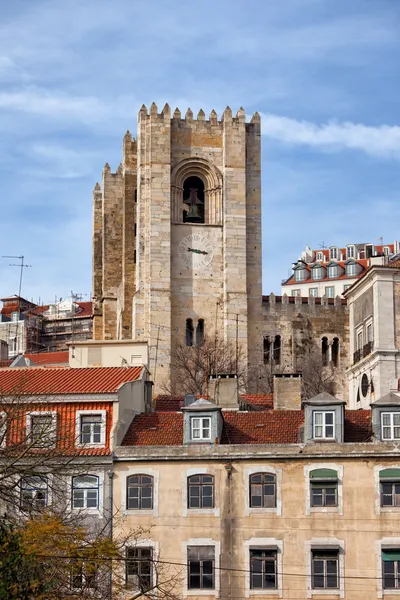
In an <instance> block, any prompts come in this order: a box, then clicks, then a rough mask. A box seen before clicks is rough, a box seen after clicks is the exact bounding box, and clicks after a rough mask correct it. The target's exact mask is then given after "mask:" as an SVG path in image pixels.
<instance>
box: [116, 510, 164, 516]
mask: <svg viewBox="0 0 400 600" xmlns="http://www.w3.org/2000/svg"><path fill="white" fill-rule="evenodd" d="M132 515H135V516H137V517H140V516H141V515H143V516H144V517H145V516H152V517H158V514H157V511H156V510H154V508H153V509H151V510H148V509H147V508H146V509H143V508H125V509H124V517H129V516H132Z"/></svg>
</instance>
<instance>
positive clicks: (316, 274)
mask: <svg viewBox="0 0 400 600" xmlns="http://www.w3.org/2000/svg"><path fill="white" fill-rule="evenodd" d="M323 276H324V273H323V270H322V267H320V266H316V267H314V268H313V270H312V278H313V279H315V280H318V279H322V278H323Z"/></svg>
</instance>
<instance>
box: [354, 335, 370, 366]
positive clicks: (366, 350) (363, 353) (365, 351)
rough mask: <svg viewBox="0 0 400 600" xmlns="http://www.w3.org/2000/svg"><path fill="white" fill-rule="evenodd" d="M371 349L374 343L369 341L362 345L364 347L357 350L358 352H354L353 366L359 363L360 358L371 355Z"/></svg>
mask: <svg viewBox="0 0 400 600" xmlns="http://www.w3.org/2000/svg"><path fill="white" fill-rule="evenodd" d="M373 347H374V342H373V341H372V340H371V341H370V342H367V343H366V344H364V346H363V347H362V348H359V349H358V350H356V351H355V352H354V354H353V365H355V364H356V363H358V362H360V360H361V359H362V358H365V357H366V356H368V354H371V352H372V349H373Z"/></svg>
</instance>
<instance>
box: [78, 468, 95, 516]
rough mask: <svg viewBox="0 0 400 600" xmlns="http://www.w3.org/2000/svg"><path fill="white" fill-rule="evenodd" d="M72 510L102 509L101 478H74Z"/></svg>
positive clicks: (88, 475) (84, 476) (85, 476)
mask: <svg viewBox="0 0 400 600" xmlns="http://www.w3.org/2000/svg"><path fill="white" fill-rule="evenodd" d="M71 503H72V508H73V509H74V510H85V509H88V510H91V511H96V512H97V511H98V510H99V508H100V478H99V476H98V475H90V474H87V475H76V476H74V477H72V500H71Z"/></svg>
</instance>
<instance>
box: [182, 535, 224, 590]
mask: <svg viewBox="0 0 400 600" xmlns="http://www.w3.org/2000/svg"><path fill="white" fill-rule="evenodd" d="M220 552H221V544H220V542H217V541H215V540H213V539H211V538H193V539H189V540H187V541H185V542H183V543H182V563H183V564H185V565H187V570H188V572H187V577H186V582H185V583H184V587H183V596H184V597H187V596H215V597H217V598H218V597H219V591H220V568H219V567H220Z"/></svg>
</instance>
